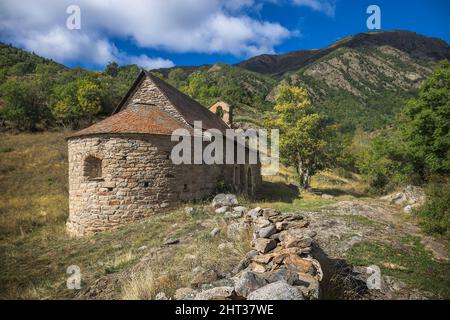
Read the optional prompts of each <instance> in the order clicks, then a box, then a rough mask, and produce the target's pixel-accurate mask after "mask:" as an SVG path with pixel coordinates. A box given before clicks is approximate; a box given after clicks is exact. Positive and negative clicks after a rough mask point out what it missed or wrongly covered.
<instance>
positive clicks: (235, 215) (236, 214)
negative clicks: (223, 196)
mask: <svg viewBox="0 0 450 320" xmlns="http://www.w3.org/2000/svg"><path fill="white" fill-rule="evenodd" d="M224 217H225V219H239V218H241V217H242V214H241V213H239V212H225V214H224Z"/></svg>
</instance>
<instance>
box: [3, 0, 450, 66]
mask: <svg viewBox="0 0 450 320" xmlns="http://www.w3.org/2000/svg"><path fill="white" fill-rule="evenodd" d="M70 4H77V5H78V6H79V8H80V11H81V29H80V30H69V29H67V27H66V20H67V18H68V16H69V14H67V13H66V9H67V7H68V6H69V5H70ZM373 4H375V5H378V6H379V7H380V8H381V29H382V30H393V29H402V30H410V31H414V32H417V33H420V34H424V35H427V36H432V37H438V38H441V39H444V40H445V41H447V42H450V19H449V18H450V14H449V13H450V1H448V0H429V1H425V0H409V1H406V0H395V1H393V0H389V1H388V0H383V1H380V0H378V1H374V0H373V1H366V0H264V1H257V0H227V1H225V0H165V1H160V0H146V1H145V0H128V1H120V0H109V1H108V0H78V1H74V0H72V1H69V0H67V1H66V0H23V1H16V0H2V1H1V2H0V40H1V41H4V42H7V43H12V44H14V45H16V46H19V47H21V48H24V49H26V50H30V51H34V52H36V53H38V54H40V55H43V56H45V57H48V58H52V59H54V60H56V61H58V62H61V63H64V64H66V65H68V66H71V67H74V66H78V65H80V66H82V67H84V68H90V69H102V68H103V67H104V65H105V64H106V63H108V61H111V60H115V61H118V62H119V63H120V64H129V63H136V64H139V65H141V66H143V67H146V68H157V67H170V66H173V65H199V64H211V63H216V62H225V63H236V62H239V61H241V60H244V59H246V58H249V57H251V56H254V55H257V54H261V53H285V52H289V51H293V50H300V49H314V48H323V47H325V46H327V45H329V44H331V43H332V42H333V41H335V40H338V39H340V38H342V37H345V36H348V35H351V34H356V33H360V32H367V31H368V30H367V27H366V20H367V18H368V14H366V9H367V7H368V6H369V5H373Z"/></svg>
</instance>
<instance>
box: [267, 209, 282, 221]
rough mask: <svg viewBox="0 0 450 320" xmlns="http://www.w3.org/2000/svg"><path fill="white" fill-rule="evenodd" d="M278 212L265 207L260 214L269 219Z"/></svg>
mask: <svg viewBox="0 0 450 320" xmlns="http://www.w3.org/2000/svg"><path fill="white" fill-rule="evenodd" d="M280 214H281V212H279V211H277V210H274V209H271V208H266V209H263V213H262V216H263V217H264V218H266V219H269V220H270V219H271V218H273V217H276V216H278V215H280Z"/></svg>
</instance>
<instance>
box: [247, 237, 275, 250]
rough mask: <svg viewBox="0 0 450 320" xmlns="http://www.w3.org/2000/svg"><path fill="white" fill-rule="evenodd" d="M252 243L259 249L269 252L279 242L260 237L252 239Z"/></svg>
mask: <svg viewBox="0 0 450 320" xmlns="http://www.w3.org/2000/svg"><path fill="white" fill-rule="evenodd" d="M252 245H253V247H254V248H255V249H256V250H257V251H259V252H261V253H267V252H269V251H270V250H272V249H274V248H275V247H276V246H277V243H276V242H275V240H272V239H264V238H258V239H255V240H253V241H252Z"/></svg>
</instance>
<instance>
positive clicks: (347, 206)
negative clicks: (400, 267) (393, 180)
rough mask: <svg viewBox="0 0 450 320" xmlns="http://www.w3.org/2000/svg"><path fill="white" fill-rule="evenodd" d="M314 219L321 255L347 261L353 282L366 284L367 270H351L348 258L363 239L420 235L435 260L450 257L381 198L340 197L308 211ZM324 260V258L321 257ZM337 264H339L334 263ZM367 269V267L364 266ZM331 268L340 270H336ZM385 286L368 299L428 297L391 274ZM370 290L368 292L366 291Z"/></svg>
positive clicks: (332, 260)
mask: <svg viewBox="0 0 450 320" xmlns="http://www.w3.org/2000/svg"><path fill="white" fill-rule="evenodd" d="M305 214H306V215H307V216H308V218H309V220H310V221H311V227H312V229H313V230H315V231H317V237H316V241H317V243H318V247H320V250H321V251H323V253H322V255H323V256H324V257H326V259H328V261H330V263H331V264H335V265H339V266H340V267H341V266H342V265H344V269H345V272H346V273H347V274H346V275H345V277H347V276H351V277H352V278H353V277H354V279H352V284H354V283H355V282H358V281H359V282H360V283H359V285H361V283H362V284H364V282H365V280H364V279H365V278H367V276H366V275H365V273H366V270H359V272H358V270H355V269H352V270H349V269H348V268H347V269H346V266H345V258H346V255H347V253H348V252H349V250H350V249H351V248H352V247H353V246H354V245H356V244H358V243H361V242H364V241H377V242H379V241H382V242H386V243H393V242H395V241H397V240H398V239H400V238H401V237H402V236H404V235H412V236H416V237H420V239H421V243H422V244H423V246H424V247H425V248H426V249H428V250H429V251H430V252H431V253H432V254H433V257H434V259H435V260H437V261H444V262H448V261H449V253H448V250H447V249H446V246H445V245H444V244H443V243H441V242H439V241H437V240H435V239H433V238H432V237H430V236H427V235H425V234H423V232H422V231H421V230H420V228H419V227H418V226H417V225H414V224H413V223H412V222H409V221H405V217H404V215H402V212H401V211H400V210H399V208H398V207H396V206H394V205H390V204H388V203H386V202H384V201H382V200H355V201H340V202H337V203H336V204H333V205H330V206H327V207H324V208H322V209H321V210H319V211H317V212H306V213H305ZM321 263H322V261H321ZM335 267H336V266H335ZM364 269H365V268H364ZM331 272H337V271H336V270H333V271H331ZM384 283H385V285H384V288H383V289H382V290H381V291H380V292H373V291H372V292H370V293H368V294H367V296H366V298H368V299H399V298H400V299H427V298H429V297H430V294H429V293H428V292H423V291H421V290H418V289H416V288H411V287H410V288H408V287H407V286H406V285H405V284H404V283H402V282H401V281H398V280H397V279H394V278H391V277H384ZM366 293H367V292H366Z"/></svg>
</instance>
